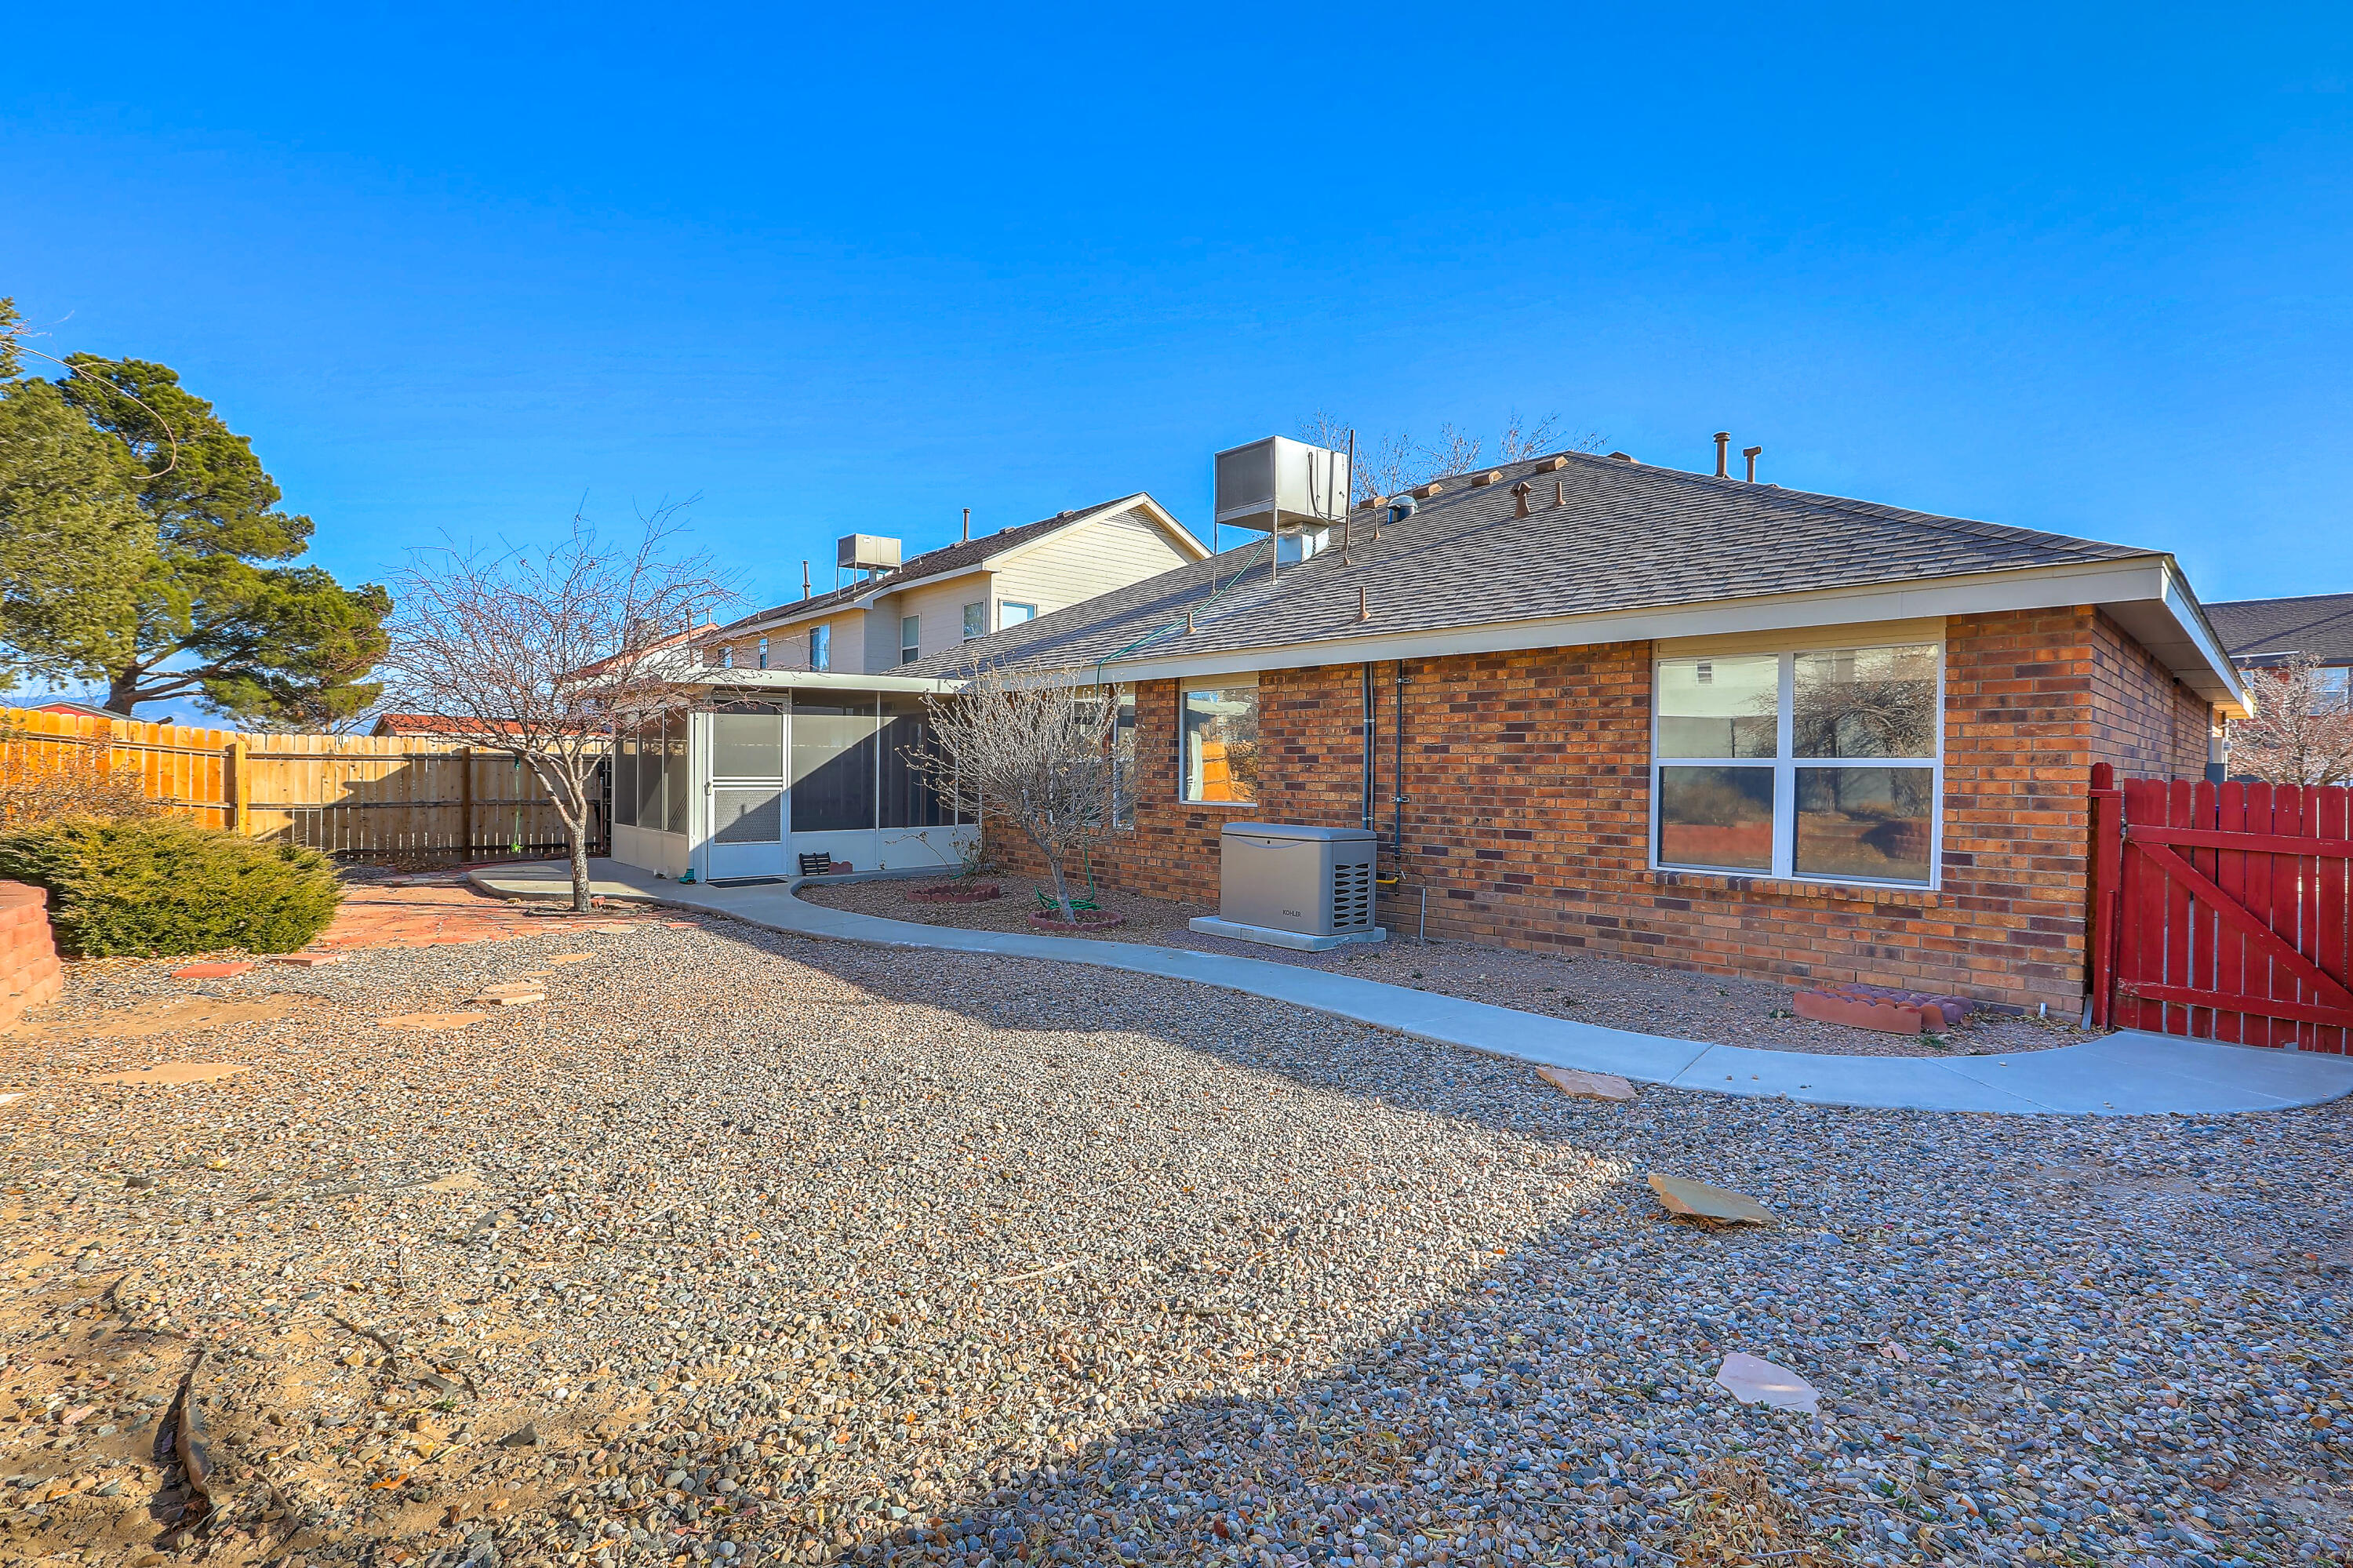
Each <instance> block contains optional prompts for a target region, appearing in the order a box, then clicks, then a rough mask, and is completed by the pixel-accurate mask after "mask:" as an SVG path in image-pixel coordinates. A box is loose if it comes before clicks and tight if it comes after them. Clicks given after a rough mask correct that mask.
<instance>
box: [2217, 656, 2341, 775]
mask: <svg viewBox="0 0 2353 1568" xmlns="http://www.w3.org/2000/svg"><path fill="white" fill-rule="evenodd" d="M2246 684H2247V693H2248V695H2249V696H2250V697H2251V698H2252V699H2253V705H2254V710H2255V711H2254V713H2253V715H2252V716H2250V717H2247V718H2242V719H2233V720H2232V721H2231V731H2230V734H2231V771H2232V772H2233V773H2243V774H2251V775H2253V777H2254V778H2257V779H2262V780H2263V782H2264V783H2266V784H2348V783H2353V694H2348V689H2347V687H2346V685H2345V684H2344V677H2343V673H2342V672H2329V671H2326V670H2324V669H2322V667H2321V666H2319V665H2318V664H2316V663H2315V662H2313V661H2312V660H2311V659H2309V658H2306V657H2305V656H2303V655H2301V654H2298V655H2296V656H2295V657H2293V658H2290V659H2289V660H2287V661H2286V662H2284V663H2282V664H2278V665H2273V666H2268V667H2265V668H2263V669H2257V670H2250V671H2248V672H2247V673H2246Z"/></svg>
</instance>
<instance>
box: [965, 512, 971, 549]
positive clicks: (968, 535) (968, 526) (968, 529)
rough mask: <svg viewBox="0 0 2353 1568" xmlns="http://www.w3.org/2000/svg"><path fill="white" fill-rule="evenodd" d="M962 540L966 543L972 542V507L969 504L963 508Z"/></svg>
mask: <svg viewBox="0 0 2353 1568" xmlns="http://www.w3.org/2000/svg"><path fill="white" fill-rule="evenodd" d="M964 542H965V544H967V545H969V544H971V543H972V508H971V507H969V506H967V507H965V509H964Z"/></svg>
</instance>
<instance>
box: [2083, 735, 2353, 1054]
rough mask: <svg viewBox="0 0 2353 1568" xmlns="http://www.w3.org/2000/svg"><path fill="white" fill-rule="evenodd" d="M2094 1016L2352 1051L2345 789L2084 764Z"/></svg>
mask: <svg viewBox="0 0 2353 1568" xmlns="http://www.w3.org/2000/svg"><path fill="white" fill-rule="evenodd" d="M2092 820H2093V827H2092V832H2093V852H2094V853H2093V895H2092V911H2091V913H2092V928H2091V959H2092V963H2091V968H2092V1017H2093V1021H2094V1022H2096V1023H2111V1022H2112V1023H2115V1024H2116V1025H2118V1026H2120V1027H2123V1028H2127V1029H2150V1030H2156V1031H2158V1032H2161V1033H2168V1034H2187V1035H2195V1036H2197V1037H2199V1038H2201V1039H2209V1040H2221V1041H2228V1042H2232V1043H2234V1044H2244V1045H2273V1046H2283V1047H2285V1048H2287V1049H2290V1050H2304V1051H2326V1052H2330V1053H2335V1054H2344V1053H2345V1052H2346V1051H2348V1048H2353V987H2348V979H2353V789H2341V788H2337V787H2335V786H2328V785H2311V786H2288V785H2271V784H2247V783H2229V784H2212V783H2206V782H2202V781H2201V782H2197V783H2192V782H2189V781H2188V780H2183V779H2126V780H2124V781H2123V783H2122V784H2121V785H2120V784H2118V783H2117V782H2116V776H2115V771H2114V769H2113V768H2110V767H2109V766H2108V765H2107V764H2106V763H2101V764H2099V765H2097V766H2095V767H2094V768H2093V769H2092Z"/></svg>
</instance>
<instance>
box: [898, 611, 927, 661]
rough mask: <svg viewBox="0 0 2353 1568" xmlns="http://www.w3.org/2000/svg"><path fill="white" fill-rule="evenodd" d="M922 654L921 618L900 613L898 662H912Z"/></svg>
mask: <svg viewBox="0 0 2353 1568" xmlns="http://www.w3.org/2000/svg"><path fill="white" fill-rule="evenodd" d="M922 657H923V617H922V616H920V615H902V616H901V617H900V618H899V662H900V663H902V664H912V663H913V662H915V661H916V660H918V659H920V658H922Z"/></svg>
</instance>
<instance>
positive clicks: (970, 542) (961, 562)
mask: <svg viewBox="0 0 2353 1568" xmlns="http://www.w3.org/2000/svg"><path fill="white" fill-rule="evenodd" d="M1143 499H1144V492H1142V491H1137V492H1136V493H1134V494H1133V495H1123V496H1121V497H1119V498H1118V499H1117V500H1115V501H1106V502H1103V503H1100V504H1098V505H1094V506H1082V507H1080V508H1079V509H1078V510H1077V511H1075V512H1062V513H1058V514H1055V515H1054V516H1051V517H1041V518H1039V520H1038V521H1037V522H1035V523H1018V524H1015V525H1014V526H1012V527H1010V528H1000V529H998V530H997V532H996V533H994V534H984V535H980V536H979V537H978V538H976V539H959V540H957V541H956V542H955V544H953V545H944V546H941V547H940V548H939V549H936V550H926V551H924V552H923V554H922V555H920V556H910V557H908V558H907V559H906V560H905V561H903V562H902V563H901V564H900V567H899V569H898V570H897V571H895V572H892V574H891V576H890V577H885V578H883V579H881V581H879V582H868V581H867V580H866V579H865V578H863V577H860V579H859V580H858V581H856V582H854V583H850V584H849V585H847V586H846V587H843V588H834V589H832V590H830V591H829V592H826V593H820V594H813V595H811V596H810V597H809V598H807V599H790V600H787V601H786V602H785V603H783V604H777V605H771V606H769V607H768V608H767V609H763V610H757V611H755V612H754V613H753V614H750V615H746V616H740V617H738V618H737V619H735V620H731V621H729V622H728V623H727V624H726V625H724V626H723V627H721V628H720V629H719V631H718V633H717V634H718V635H721V636H724V635H726V634H727V633H729V632H733V631H741V630H745V629H747V628H750V627H754V626H757V625H759V624H760V623H761V622H763V621H767V620H797V619H798V618H800V617H801V616H804V615H810V614H815V613H817V612H818V611H820V610H825V609H832V608H835V607H838V606H840V605H845V604H849V603H852V602H853V601H855V600H856V599H859V598H860V597H861V596H863V595H866V594H870V593H873V592H877V591H881V592H889V591H890V588H891V584H892V579H894V578H895V579H896V580H898V581H900V582H908V583H912V582H914V581H916V580H917V579H919V578H922V577H941V576H944V575H945V574H946V573H949V572H960V571H964V570H965V569H967V568H969V567H976V566H978V565H980V563H981V562H983V561H985V560H987V558H988V557H989V556H994V555H997V554H998V553H999V552H1000V551H1004V550H1010V549H1014V548H1016V547H1018V546H1022V545H1026V544H1028V543H1029V541H1031V540H1032V539H1036V538H1039V537H1042V536H1043V535H1048V534H1050V533H1052V532H1053V531H1054V530H1055V529H1057V528H1060V527H1063V526H1066V525H1067V524H1069V523H1070V522H1071V520H1072V519H1073V518H1078V517H1088V516H1092V515H1093V514H1096V513H1098V512H1108V511H1113V510H1116V509H1117V508H1119V507H1122V506H1125V505H1129V504H1131V503H1134V502H1137V501H1141V500H1143Z"/></svg>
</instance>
